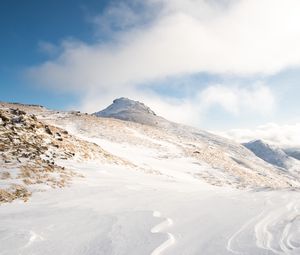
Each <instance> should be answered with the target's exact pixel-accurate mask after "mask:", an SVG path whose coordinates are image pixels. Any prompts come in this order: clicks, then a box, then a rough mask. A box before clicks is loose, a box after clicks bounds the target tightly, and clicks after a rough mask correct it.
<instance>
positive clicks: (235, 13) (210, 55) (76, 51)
mask: <svg viewBox="0 0 300 255" xmlns="http://www.w3.org/2000/svg"><path fill="white" fill-rule="evenodd" d="M134 2H138V3H139V4H142V3H144V5H143V8H142V9H139V10H138V11H136V10H135V9H134V8H132V6H133V7H135V5H130V4H129V5H126V4H124V3H121V4H117V5H115V6H113V7H110V8H109V9H108V11H109V12H110V13H107V12H106V13H104V14H103V15H102V16H97V17H95V20H94V23H95V24H98V25H99V26H100V27H101V26H105V27H108V28H114V27H117V28H118V29H117V32H115V33H114V35H113V39H112V40H111V41H107V42H96V43H93V44H88V43H85V42H78V41H76V42H74V41H71V40H69V41H64V42H63V43H62V45H60V51H61V54H60V55H59V56H58V57H57V58H56V59H52V60H49V61H47V62H45V63H43V64H41V65H39V66H35V67H32V68H30V69H29V70H28V71H27V75H28V76H29V77H30V79H31V80H32V81H34V82H35V83H36V84H39V85H41V86H46V87H51V88H55V89H58V90H65V91H71V92H77V93H81V95H82V108H83V109H92V108H94V107H92V105H94V103H93V102H100V101H103V102H104V101H108V100H107V98H111V99H112V97H116V96H121V95H122V96H123V95H126V94H128V95H132V96H134V98H136V99H139V100H143V98H145V99H146V102H145V103H147V101H148V104H151V101H152V102H156V104H157V106H159V107H157V108H159V109H158V111H160V112H161V113H162V114H163V115H164V113H167V112H169V114H170V112H172V111H171V107H175V106H174V105H177V106H178V108H177V109H178V111H179V112H183V113H182V116H180V117H179V114H178V116H177V119H180V120H181V119H184V118H186V117H185V116H186V109H194V111H195V109H198V108H200V106H203V105H204V108H210V107H211V106H212V105H219V106H221V107H223V108H224V109H225V110H227V111H228V112H230V113H233V114H236V115H238V114H239V113H240V112H241V111H244V110H245V109H247V111H252V112H254V111H257V112H258V113H269V112H270V111H272V109H273V108H274V97H273V95H272V93H271V91H270V89H269V88H268V87H267V86H263V85H256V87H255V88H252V89H250V90H249V89H248V88H246V87H245V88H243V86H238V87H236V88H234V87H232V86H228V85H222V86H221V85H219V86H217V85H215V86H213V87H211V88H209V89H207V90H205V91H203V92H201V91H195V93H194V96H193V97H190V98H186V99H185V100H175V101H172V100H171V99H168V98H167V99H166V98H163V97H161V96H158V95H153V94H149V92H141V88H140V85H141V84H144V83H148V84H149V83H151V82H152V81H155V80H156V79H165V78H167V77H173V76H181V75H189V74H194V73H199V72H207V73H212V74H230V75H236V76H244V75H255V74H267V75H268V74H273V73H276V72H279V71H281V70H283V69H286V68H289V67H292V66H297V65H299V64H300V51H299V50H298V48H299V45H300V27H299V24H300V15H299V13H300V2H299V1H298V0H251V1H248V0H211V1H207V0H186V1H181V0H147V1H134ZM153 10H155V11H153ZM149 13H150V14H151V15H149ZM153 13H155V15H153ZM120 14H122V15H120ZM143 16H147V22H146V23H144V20H143V18H142V17H143ZM116 17H118V19H116ZM149 17H152V20H151V19H150V18H149ZM122 22H123V23H122ZM135 23H139V24H137V25H136V24H135ZM122 24H123V25H122ZM102 29H103V27H102ZM108 30H109V29H108ZM228 87H229V88H228ZM95 95H97V96H95ZM135 96H137V97H135ZM95 97H96V98H95ZM150 98H151V100H150ZM199 101H202V103H201V102H200V103H199ZM158 102H160V103H158ZM98 105H99V103H98ZM153 105H155V104H153ZM99 107H100V105H99V106H98V109H99ZM167 108H168V109H169V110H167ZM173 109H174V108H173ZM180 109H185V110H184V111H180ZM95 110H97V109H95ZM193 113H194V115H195V114H196V115H198V114H201V110H196V111H195V112H193ZM166 116H167V117H169V115H166ZM171 119H172V117H171ZM191 119H194V118H193V117H192V116H191Z"/></svg>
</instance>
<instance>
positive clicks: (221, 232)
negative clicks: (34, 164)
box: [0, 162, 300, 255]
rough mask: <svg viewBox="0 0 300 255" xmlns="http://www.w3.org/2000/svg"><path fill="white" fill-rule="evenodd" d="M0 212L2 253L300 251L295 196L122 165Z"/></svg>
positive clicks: (84, 168) (299, 200)
mask: <svg viewBox="0 0 300 255" xmlns="http://www.w3.org/2000/svg"><path fill="white" fill-rule="evenodd" d="M68 164H70V166H71V167H74V168H76V169H77V171H79V172H80V173H84V174H85V176H86V178H83V179H82V178H81V179H80V178H78V179H76V180H74V183H73V185H72V186H71V187H69V188H64V189H57V190H51V191H47V192H42V193H36V194H35V195H34V196H33V197H32V199H31V200H30V201H29V202H28V203H23V202H14V203H12V204H6V205H4V206H2V207H1V210H0V217H1V221H0V233H1V234H0V246H1V254H24V255H25V254H88V255H89V254H91V255H92V254H124V255H125V254H153V255H155V254H156V255H157V254H174V255H176V254H180V255H181V254H191V255H192V254H207V255H210V254H299V252H300V250H299V247H300V240H299V238H298V237H299V235H300V229H299V223H300V222H299V219H298V218H297V217H298V215H299V209H300V196H299V194H298V193H297V192H290V191H262V192H249V191H248V192H247V191H239V190H234V189H230V188H224V187H223V188H217V187H212V186H208V185H201V183H198V182H195V181H192V180H187V179H181V178H180V177H177V178H175V179H174V180H172V181H171V180H170V178H168V177H166V176H162V175H149V174H146V173H143V172H138V171H133V170H132V169H130V168H128V169H126V168H124V167H122V166H117V165H115V166H112V165H103V166H102V167H100V166H99V165H98V164H96V163H88V164H86V163H84V164H78V163H77V162H69V163H68Z"/></svg>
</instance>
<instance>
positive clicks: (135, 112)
mask: <svg viewBox="0 0 300 255" xmlns="http://www.w3.org/2000/svg"><path fill="white" fill-rule="evenodd" d="M93 115H95V116H97V117H106V118H115V119H120V120H126V121H133V122H136V123H140V124H147V125H156V124H158V122H162V121H165V120H164V119H163V118H162V117H159V116H157V115H156V114H155V112H154V111H152V110H151V109H150V108H149V107H148V106H146V105H145V104H143V103H141V102H139V101H134V100H131V99H128V98H125V97H121V98H118V99H115V100H114V101H113V103H112V104H111V105H109V106H108V107H107V108H105V109H104V110H102V111H99V112H95V113H94V114H93Z"/></svg>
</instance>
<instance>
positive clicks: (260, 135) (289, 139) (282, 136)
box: [216, 123, 300, 147]
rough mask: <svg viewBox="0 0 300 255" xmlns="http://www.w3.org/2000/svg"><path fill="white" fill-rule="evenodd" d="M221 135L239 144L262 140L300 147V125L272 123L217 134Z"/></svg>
mask: <svg viewBox="0 0 300 255" xmlns="http://www.w3.org/2000/svg"><path fill="white" fill-rule="evenodd" d="M216 133H218V134H219V135H222V136H225V137H227V138H230V139H234V140H235V141H237V142H249V141H251V140H256V139H262V140H264V141H266V142H268V143H270V144H275V145H277V146H282V147H299V146H300V123H296V124H290V125H278V124H275V123H270V124H267V125H263V126H259V127H257V128H254V129H232V130H229V131H226V132H216Z"/></svg>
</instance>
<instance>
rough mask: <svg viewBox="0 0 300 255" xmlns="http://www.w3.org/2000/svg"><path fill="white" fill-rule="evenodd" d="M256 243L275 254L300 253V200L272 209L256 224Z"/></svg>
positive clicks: (291, 254)
mask: <svg viewBox="0 0 300 255" xmlns="http://www.w3.org/2000/svg"><path fill="white" fill-rule="evenodd" d="M255 235H256V238H257V241H256V244H257V246H258V247H260V248H263V249H267V250H270V251H272V252H273V253H274V254H280V255H281V254H282V255H283V254H285V255H296V254H300V212H299V201H297V200H293V201H291V202H289V203H287V204H286V206H284V207H280V208H277V209H274V210H270V211H269V212H268V213H267V214H265V216H264V217H263V218H261V220H260V221H258V222H257V224H256V225H255Z"/></svg>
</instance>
